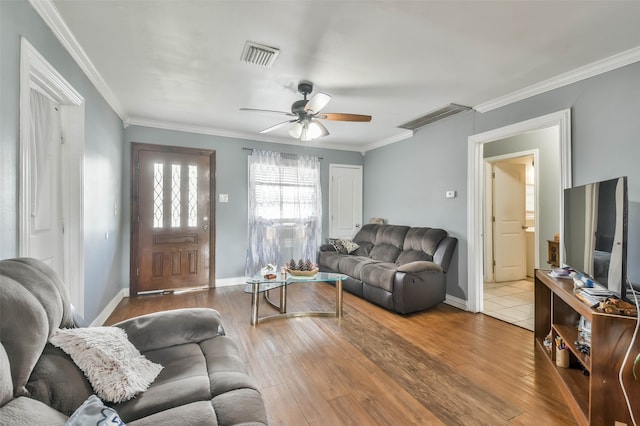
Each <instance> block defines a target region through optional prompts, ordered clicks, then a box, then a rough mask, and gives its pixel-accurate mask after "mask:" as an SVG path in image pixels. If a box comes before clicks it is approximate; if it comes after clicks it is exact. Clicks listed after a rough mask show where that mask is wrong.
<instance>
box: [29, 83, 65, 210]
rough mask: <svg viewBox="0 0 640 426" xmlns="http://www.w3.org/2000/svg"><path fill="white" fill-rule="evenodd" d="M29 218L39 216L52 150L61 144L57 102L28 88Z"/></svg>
mask: <svg viewBox="0 0 640 426" xmlns="http://www.w3.org/2000/svg"><path fill="white" fill-rule="evenodd" d="M30 96H31V105H30V106H31V138H30V146H29V153H30V163H31V164H30V167H31V216H33V217H37V216H38V209H39V208H40V205H41V204H42V197H43V196H46V195H47V194H46V193H45V192H44V190H43V186H44V184H45V181H46V179H48V178H49V174H50V168H51V166H52V165H51V157H52V155H53V150H54V149H55V148H57V146H58V145H59V143H60V118H59V115H58V111H57V110H56V106H57V103H55V102H54V101H52V100H51V99H49V98H48V97H47V96H45V95H43V94H42V93H40V92H38V91H36V90H34V89H31V95H30Z"/></svg>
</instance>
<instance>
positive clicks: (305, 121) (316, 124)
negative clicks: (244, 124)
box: [240, 80, 371, 142]
mask: <svg viewBox="0 0 640 426" xmlns="http://www.w3.org/2000/svg"><path fill="white" fill-rule="evenodd" d="M312 91H313V83H311V82H310V81H306V80H302V81H300V83H298V92H300V93H302V94H303V95H304V99H301V100H299V101H295V102H294V103H293V104H292V105H291V112H285V111H273V110H267V109H255V108H240V111H263V112H275V113H279V114H284V115H288V116H291V117H296V118H294V119H292V120H287V121H283V122H282V123H278V124H276V125H273V126H271V127H268V128H266V129H264V130H262V131H261V132H260V133H269V132H272V131H274V130H276V129H279V128H281V127H283V126H286V125H287V124H291V127H290V128H289V135H291V137H293V138H296V139H300V140H301V141H302V142H308V141H310V140H312V139H315V138H319V137H322V136H327V135H328V134H329V130H327V128H326V127H325V126H324V124H322V122H320V120H333V121H358V122H369V121H371V116H370V115H362V114H345V113H335V112H325V113H320V110H322V108H324V107H325V106H326V105H327V104H328V103H329V101H330V100H331V96H329V95H327V94H326V93H322V92H317V93H316V94H314V95H313V96H312V97H311V99H309V100H307V96H308V95H309V94H310V93H311V92H312Z"/></svg>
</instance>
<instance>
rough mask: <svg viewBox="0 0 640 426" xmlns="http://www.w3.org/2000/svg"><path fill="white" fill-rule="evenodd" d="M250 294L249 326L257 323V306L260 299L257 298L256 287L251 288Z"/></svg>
mask: <svg viewBox="0 0 640 426" xmlns="http://www.w3.org/2000/svg"><path fill="white" fill-rule="evenodd" d="M252 287H253V288H252V290H253V291H252V292H251V325H254V326H255V325H256V324H257V323H258V304H259V303H260V298H259V297H258V285H253V286H252Z"/></svg>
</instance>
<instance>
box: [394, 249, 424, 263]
mask: <svg viewBox="0 0 640 426" xmlns="http://www.w3.org/2000/svg"><path fill="white" fill-rule="evenodd" d="M432 260H433V256H431V255H430V254H427V253H425V252H423V251H422V250H403V251H402V252H401V253H400V254H399V255H398V259H397V260H396V263H397V264H398V265H404V264H405V263H409V262H418V261H425V262H431V261H432Z"/></svg>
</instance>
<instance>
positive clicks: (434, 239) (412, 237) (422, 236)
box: [402, 227, 447, 263]
mask: <svg viewBox="0 0 640 426" xmlns="http://www.w3.org/2000/svg"><path fill="white" fill-rule="evenodd" d="M446 236H447V231H445V230H444V229H438V228H427V227H422V228H420V227H417V228H411V229H409V231H408V232H407V235H406V237H405V239H404V243H403V246H402V248H403V250H420V251H423V252H425V253H427V254H428V255H430V256H431V257H432V258H433V255H434V254H435V252H436V249H437V248H438V244H440V241H442V240H443V239H444V238H445V237H446ZM416 260H421V259H416ZM428 260H431V259H428ZM405 263H406V262H405Z"/></svg>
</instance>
